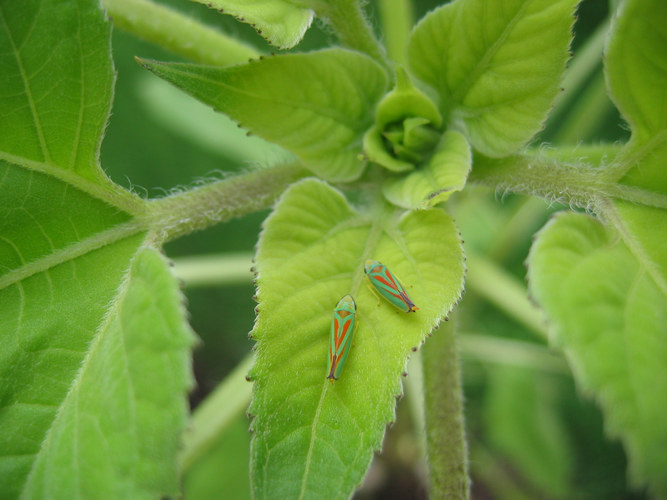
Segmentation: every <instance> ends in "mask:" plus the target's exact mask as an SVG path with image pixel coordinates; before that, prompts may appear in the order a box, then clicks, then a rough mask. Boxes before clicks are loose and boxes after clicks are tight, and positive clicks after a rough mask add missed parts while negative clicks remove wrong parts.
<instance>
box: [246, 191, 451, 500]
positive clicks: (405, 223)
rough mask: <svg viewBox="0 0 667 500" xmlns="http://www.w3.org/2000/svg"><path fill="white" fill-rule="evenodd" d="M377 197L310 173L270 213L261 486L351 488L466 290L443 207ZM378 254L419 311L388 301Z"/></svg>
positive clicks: (255, 408)
mask: <svg viewBox="0 0 667 500" xmlns="http://www.w3.org/2000/svg"><path fill="white" fill-rule="evenodd" d="M379 203H380V208H378V207H376V208H363V209H361V210H360V211H357V210H355V209H354V208H352V207H351V206H350V205H349V204H348V203H347V201H346V199H345V198H344V197H343V195H342V194H341V193H340V192H338V191H336V190H334V189H332V188H331V187H329V186H327V185H326V184H324V183H322V182H320V181H316V180H312V179H309V180H305V181H302V182H299V183H298V184H296V185H294V186H293V187H292V188H291V189H290V190H289V191H287V192H286V193H285V194H284V196H283V197H282V199H281V200H280V202H279V203H278V205H277V206H276V208H275V211H274V212H273V214H272V215H271V216H270V217H269V218H268V219H267V221H266V222H265V225H264V231H263V233H262V235H261V238H260V242H259V246H258V252H257V264H256V266H257V270H258V297H259V315H258V317H257V321H256V324H255V328H254V329H253V332H252V335H253V337H254V338H255V339H256V340H257V360H256V364H255V366H254V367H253V369H252V370H251V373H250V376H251V378H252V379H253V380H254V382H255V385H254V395H253V402H252V403H251V407H250V412H251V413H252V414H253V415H254V416H255V418H254V420H253V424H252V427H253V430H254V437H253V441H252V450H251V460H252V487H253V490H254V495H255V498H258V499H260V498H261V499H264V498H279V499H283V498H347V497H349V496H350V495H351V494H352V492H353V491H354V488H355V486H356V485H358V484H359V482H360V481H361V479H362V478H363V476H364V473H365V471H366V469H367V467H368V465H369V463H370V460H371V458H372V455H373V451H374V450H377V449H379V448H380V445H381V442H382V437H383V434H384V430H385V426H386V424H387V423H388V422H390V421H392V420H393V419H394V405H395V398H396V396H397V395H399V394H400V392H401V381H400V380H401V374H402V373H403V371H404V370H405V365H406V361H407V358H408V355H409V354H410V352H411V349H413V348H414V349H416V348H417V347H418V346H419V345H420V344H421V343H422V342H423V340H424V338H425V337H426V335H427V334H428V333H429V332H430V331H431V330H432V329H433V327H434V326H435V325H437V324H438V322H439V321H440V320H441V319H442V318H443V316H444V315H445V314H447V312H448V311H449V310H450V309H451V308H452V307H453V305H454V303H455V302H456V301H457V300H458V298H459V296H460V293H461V290H462V285H463V275H464V262H463V250H462V247H461V241H460V238H459V235H458V231H457V229H456V227H455V225H454V223H453V221H452V219H451V218H450V217H449V216H448V215H447V214H446V213H445V212H443V211H441V210H438V209H430V210H422V211H418V212H412V213H408V214H406V215H404V216H402V217H398V216H399V214H398V213H397V212H395V211H394V209H391V208H390V207H385V206H384V204H383V203H382V202H381V201H380V202H379ZM371 258H372V259H378V260H380V261H381V262H383V263H384V264H386V265H387V266H388V267H389V268H390V269H391V270H392V271H393V272H394V273H395V274H396V275H397V276H398V277H399V278H400V279H401V280H402V282H403V285H404V286H405V287H406V289H407V290H408V293H409V295H410V296H411V297H412V299H413V300H414V302H415V303H416V304H417V305H418V306H419V307H420V309H419V311H417V312H416V313H414V314H406V313H403V312H400V311H398V310H397V309H395V308H394V307H393V306H392V305H390V304H389V303H388V302H385V301H382V302H379V300H378V298H376V296H375V295H374V294H373V293H372V292H371V290H370V289H369V288H368V286H367V283H366V278H365V277H364V271H363V268H364V262H365V260H366V259H371ZM348 293H349V294H351V295H352V296H353V297H354V299H355V301H356V303H357V308H358V313H357V323H358V329H357V332H356V333H355V337H354V339H355V340H354V343H353V345H352V348H351V352H350V355H349V357H348V359H347V363H346V365H345V367H344V369H343V372H342V374H341V377H340V380H338V381H336V382H335V385H331V384H330V383H329V381H328V380H326V375H327V373H326V368H327V355H328V352H327V349H328V342H329V325H330V322H331V319H332V312H333V308H334V306H335V305H336V303H337V302H338V300H339V299H340V298H341V297H342V296H343V295H345V294H348ZM436 335H437V333H436Z"/></svg>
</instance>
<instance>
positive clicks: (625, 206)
mask: <svg viewBox="0 0 667 500" xmlns="http://www.w3.org/2000/svg"><path fill="white" fill-rule="evenodd" d="M665 23H667V4H665V2H662V1H660V0H651V1H627V2H625V3H623V4H622V7H621V9H620V12H619V13H618V16H617V18H616V19H615V21H614V23H613V27H612V34H611V36H610V38H609V44H608V46H607V51H606V61H607V66H606V70H607V79H608V82H609V88H610V91H611V94H612V97H613V98H614V102H615V103H616V104H617V105H618V107H619V109H620V111H621V113H622V115H623V117H624V118H625V119H626V120H627V121H628V123H629V124H630V128H631V130H632V137H631V139H630V142H629V143H628V144H627V146H626V147H625V149H624V151H623V152H622V154H621V155H619V158H618V159H617V160H616V162H615V163H614V164H613V165H612V166H611V168H610V170H611V174H612V175H614V176H615V178H617V179H619V182H620V183H621V184H626V185H629V186H632V188H633V189H638V190H641V192H643V193H645V195H644V198H645V201H644V202H643V203H640V204H636V203H628V202H622V201H616V202H614V206H613V209H611V208H610V211H612V212H613V213H614V215H616V216H617V218H616V219H615V222H616V224H617V226H618V228H619V230H620V232H621V234H622V235H623V237H624V239H625V241H626V244H628V245H629V246H630V248H631V250H632V251H633V253H634V254H635V255H636V256H637V258H638V259H640V260H641V261H642V262H643V264H644V265H645V266H646V267H647V269H648V271H649V272H650V273H651V275H652V276H653V278H654V279H655V280H656V282H657V283H658V285H659V286H660V288H661V290H662V292H663V293H664V294H665V295H667V246H666V245H665V244H664V235H665V234H667V233H666V231H667V210H665V209H667V173H666V171H665V164H667V86H665V82H666V81H667V52H666V51H665V46H666V44H667V35H666V34H665V29H664V26H665ZM612 217H613V216H612Z"/></svg>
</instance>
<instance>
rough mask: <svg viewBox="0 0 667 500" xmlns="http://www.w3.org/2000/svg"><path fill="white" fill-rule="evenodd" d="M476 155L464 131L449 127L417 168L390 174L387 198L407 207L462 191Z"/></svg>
mask: <svg viewBox="0 0 667 500" xmlns="http://www.w3.org/2000/svg"><path fill="white" fill-rule="evenodd" d="M471 164H472V155H471V152H470V146H469V145H468V141H466V138H465V137H464V136H463V134H461V133H460V132H457V131H455V130H448V131H447V132H445V133H444V134H443V137H442V139H441V141H440V144H439V145H438V147H437V149H436V151H435V153H434V154H433V156H432V157H431V158H430V159H429V160H428V161H427V162H426V163H425V164H423V165H421V166H419V167H417V169H416V170H414V171H413V172H410V173H408V174H406V175H403V176H401V177H390V178H388V179H387V180H386V181H385V182H384V184H383V186H382V192H383V193H384V195H385V197H386V198H387V200H389V201H390V202H392V203H393V204H394V205H397V206H399V207H403V208H429V207H432V206H435V205H437V204H438V203H441V202H443V201H446V200H447V199H448V198H449V197H450V195H451V194H452V193H454V192H456V191H460V190H461V189H463V187H464V186H465V183H466V180H467V179H468V172H470V167H471Z"/></svg>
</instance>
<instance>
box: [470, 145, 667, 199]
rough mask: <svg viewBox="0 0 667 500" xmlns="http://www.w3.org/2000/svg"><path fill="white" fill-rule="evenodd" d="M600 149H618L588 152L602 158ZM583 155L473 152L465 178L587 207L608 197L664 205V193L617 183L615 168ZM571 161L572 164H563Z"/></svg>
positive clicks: (578, 150)
mask: <svg viewBox="0 0 667 500" xmlns="http://www.w3.org/2000/svg"><path fill="white" fill-rule="evenodd" d="M600 148H602V151H606V152H607V154H608V156H612V157H613V156H614V155H616V154H617V153H618V150H619V147H618V146H616V147H615V146H604V147H598V148H592V149H591V151H592V152H593V154H594V155H598V156H599V157H603V156H604V155H603V153H601V152H600ZM586 155H587V149H586V148H575V149H570V150H563V151H561V150H558V151H556V152H555V153H553V152H547V153H542V152H538V153H536V154H530V153H524V154H520V155H516V156H510V157H507V158H500V159H492V158H486V157H484V156H481V155H475V159H474V168H473V170H472V172H471V173H470V176H469V178H468V179H469V181H470V182H477V183H480V184H484V185H486V186H489V187H492V188H494V189H496V190H500V191H511V192H515V193H521V194H528V195H532V196H539V197H542V198H545V199H547V200H549V201H552V202H553V201H557V202H560V203H564V204H570V205H576V206H580V207H583V208H585V209H588V210H596V209H597V208H598V207H599V205H600V203H601V202H603V201H604V200H608V199H610V198H616V199H619V200H625V201H629V202H631V203H638V204H641V205H646V206H652V207H657V208H667V197H666V196H664V195H662V194H659V193H654V192H651V191H647V190H644V189H640V188H636V187H634V186H626V185H622V184H617V183H616V179H614V178H613V175H614V174H615V170H613V169H611V168H597V167H595V166H593V165H591V164H589V163H586V162H584V161H582V160H581V158H583V157H585V156H586ZM556 156H558V157H556ZM575 158H576V160H575ZM594 159H598V158H594ZM571 160H572V163H567V162H568V161H571ZM610 161H611V158H610V159H609V160H608V161H604V160H603V162H604V163H609V162H610Z"/></svg>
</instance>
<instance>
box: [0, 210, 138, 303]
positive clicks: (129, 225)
mask: <svg viewBox="0 0 667 500" xmlns="http://www.w3.org/2000/svg"><path fill="white" fill-rule="evenodd" d="M144 230H145V227H144V226H143V224H142V222H141V221H140V220H137V219H134V220H130V221H128V222H125V223H123V224H119V225H116V226H113V227H111V228H109V229H107V230H105V231H101V232H99V233H96V234H94V235H92V236H89V237H87V238H84V239H83V240H81V241H77V242H76V243H73V244H71V245H68V246H66V247H64V248H61V249H58V250H56V251H55V252H52V253H50V254H47V255H45V256H43V257H41V258H39V259H36V260H33V261H31V262H28V263H27V264H25V265H23V266H21V267H19V268H17V269H12V270H11V271H9V272H8V273H7V274H5V275H3V276H0V290H2V289H4V288H7V287H9V286H11V285H13V284H15V283H18V282H21V281H23V280H25V279H28V278H30V277H31V276H34V275H35V274H38V273H41V272H44V271H47V270H49V269H52V268H54V267H56V266H58V265H60V264H63V263H65V262H69V261H71V260H73V259H76V258H77V257H80V256H82V255H85V254H87V253H89V252H92V251H93V250H97V249H99V248H102V247H104V246H107V245H110V244H112V243H115V242H117V241H120V240H123V239H126V238H129V237H131V236H134V235H136V234H138V233H140V232H141V231H144Z"/></svg>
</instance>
